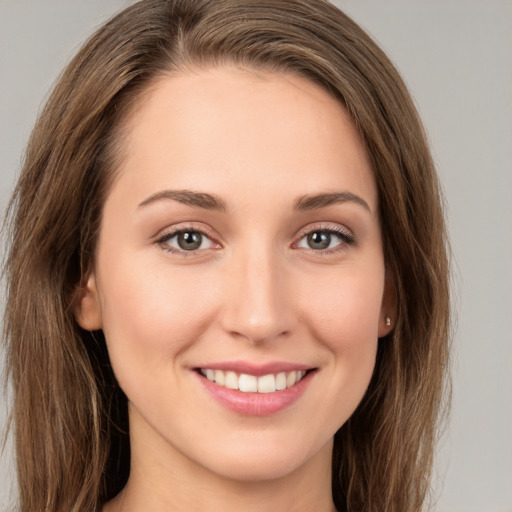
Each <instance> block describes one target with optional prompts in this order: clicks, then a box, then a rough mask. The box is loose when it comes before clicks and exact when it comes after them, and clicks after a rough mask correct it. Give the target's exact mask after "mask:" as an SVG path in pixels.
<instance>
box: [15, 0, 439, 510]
mask: <svg viewBox="0 0 512 512" xmlns="http://www.w3.org/2000/svg"><path fill="white" fill-rule="evenodd" d="M226 62H229V63H234V64H236V65H239V66H243V67H250V68H264V69H266V70H269V71H276V72H292V73H298V74H300V75H302V76H305V77H307V78H309V79H310V80H313V81H315V82H316V83H318V84H321V85H322V86H323V87H324V88H325V89H326V90H328V91H329V92H330V93H331V94H333V95H335V96H336V97H337V98H338V99H339V101H341V102H343V104H344V105H345V106H346V107H347V109H348V111H349V112H350V114H351V116H352V118H353V120H354V122H355V125H356V126H357V129H358V130H359V132H360V133H361V136H362V137H363V139H364V141H365V144H366V148H367V150H368V153H369V155H370V157H371V159H372V161H373V167H374V172H375V180H376V183H377V186H378V190H379V201H380V218H381V226H382V233H383V240H384V252H385V260H386V266H387V269H388V272H389V273H390V275H392V276H393V283H394V287H395V295H396V303H397V318H396V320H395V323H396V325H395V328H394V330H393V332H392V334H390V335H389V336H388V337H386V338H384V339H382V340H380V342H379V349H378V355H377V362H376V368H375V372H374V375H373V378H372V381H371V383H370V386H369V388H368V391H367V393H366V395H365V397H364V399H363V401H362V403H361V404H360V406H359V407H358V409H357V410H356V412H355V413H354V415H353V416H352V417H351V418H350V419H349V420H348V421H347V422H346V424H344V425H343V426H342V427H341V428H340V430H339V431H338V432H337V434H336V437H335V448H334V454H333V480H332V486H333V496H334V500H335V504H336V506H337V508H338V510H340V511H362V510H365V511H372V512H374V511H386V512H393V511H394V512H404V511H419V510H420V508H422V506H423V505H424V502H425V498H426V496H427V492H428V488H429V478H430V474H431V470H432V458H433V450H434V442H435V438H436V432H437V427H438V420H439V417H440V412H441V411H442V405H443V403H444V402H443V400H442V399H443V396H444V391H445V390H446V369H447V361H448V338H449V315H448V311H449V290H448V261H447V249H446V235H445V225H444V219H443V212H442V207H441V199H440V191H439V185H438V181H437V176H436V172H435V169H434V165H433V162H432V159H431V156H430V153H429V149H428V145H427V143H426V137H425V134H424V131H423V128H422V125H421V122H420V120H419V118H418V115H417V112H416V110H415V107H414V105H413V103H412V101H411V98H410V96H409V94H408V92H407V90H406V87H405V86H404V84H403V82H402V80H401V78H400V76H399V74H398V73H397V71H396V70H395V68H394V67H393V65H392V64H391V63H390V61H389V60H388V58H387V57H386V56H385V55H384V54H383V52H382V51H381V50H380V49H379V48H378V47H377V46H376V44H375V43H374V42H373V41H372V40H371V38H370V37H369V36H368V35H367V34H366V33H365V32H364V31H363V30H362V29H361V28H359V27H358V26H357V25H356V24H355V23H354V22H353V21H352V20H351V19H350V18H348V17H347V16H346V15H344V14H343V13H342V12H340V11H339V10H338V9H337V8H335V7H334V6H333V5H331V4H330V3H328V2H327V1H324V0H315V1H314V2H312V1H310V0H236V1H235V0H142V1H140V2H137V3H135V4H133V5H132V6H130V7H128V8H127V9H125V10H124V11H122V12H121V13H120V14H118V15H117V16H115V17H114V18H113V19H112V20H111V21H109V22H108V23H106V24H105V25H104V26H103V27H102V28H100V29H99V30H98V31H97V32H96V33H95V34H94V35H93V36H92V37H91V38H90V39H89V40H88V41H87V43H86V44H85V45H84V46H83V48H82V49H81V50H80V52H79V53H78V55H77V56H76V57H75V58H74V59H73V60H72V62H71V63H70V64H69V66H68V67H67V68H66V70H65V71H64V73H63V75H62V76H61V78H60V80H59V81H58V83H57V85H56V87H55V89H54V91H53V93H52V95H51V97H50V98H49V100H48V102H47V104H46V107H45V108H44V110H43V112H42V113H41V115H40V118H39V120H38V122H37V124H36V126H35V128H34V131H33V133H32V136H31V138H30V142H29V145H28V148H27V151H26V156H25V162H24V166H23V170H22V173H21V176H20V178H19V182H18V184H17V187H16V189H15V192H14V195H13V198H12V200H11V203H10V207H9V217H8V226H9V236H10V238H9V240H10V245H9V250H8V257H7V261H6V266H5V274H6V277H7V288H8V289H7V293H8V296H7V307H6V317H5V339H6V347H7V368H8V372H9V376H10V379H11V382H12V389H13V396H14V399H13V409H12V418H13V426H14V434H15V440H16V450H17V468H18V483H19V493H20V510H21V511H22V512H33V511H35V510H38V511H39V510H44V511H46V512H62V511H64V510H69V511H91V510H97V509H98V508H99V507H101V505H102V504H103V503H104V502H106V501H107V500H109V499H110V498H112V497H113V496H114V495H115V494H116V493H117V492H119V490H120V489H121V488H122V487H123V486H124V484H125V483H126V480H127V477H128V473H129V442H128V433H127V429H128V424H127V413H126V397H125V396H124V395H123V393H122V391H121V390H120V389H119V386H118V385H117V383H116V380H115V377H114V375H113V373H112V370H111V368H110V365H109V362H108V354H107V352H106V349H105V343H104V339H103V336H102V333H101V332H94V333H88V332H85V331H83V330H80V328H79V327H78V325H77V323H76V321H75V319H74V316H73V310H72V304H73V300H74V293H75V292H76V290H77V288H78V287H79V286H80V283H81V282H82V280H83V279H84V277H85V276H86V275H87V272H88V271H89V270H90V269H91V266H92V264H93V261H92V260H93V255H94V250H95V243H96V238H97V234H98V229H99V226H100V223H101V209H102V204H103V202H104V198H105V195H106V194H107V193H108V188H109V183H110V182H111V180H112V179H113V176H114V174H115V170H116V162H117V161H118V160H117V159H118V158H119V157H120V155H121V153H122V150H123V132H122V120H123V119H124V117H125V116H126V115H127V113H128V112H129V111H130V109H132V108H133V106H134V104H136V101H137V99H138V97H139V95H140V93H141V92H142V91H143V90H145V89H146V88H147V87H148V86H149V84H150V83H151V82H152V81H153V80H155V79H156V78H158V77H159V76H161V75H162V74H165V73H168V72H172V71H177V70H178V71H179V70H183V69H186V68H188V67H198V66H199V67H201V66H212V65H222V64H223V63H226Z"/></svg>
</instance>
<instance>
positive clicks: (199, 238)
mask: <svg viewBox="0 0 512 512" xmlns="http://www.w3.org/2000/svg"><path fill="white" fill-rule="evenodd" d="M158 243H160V244H162V245H163V246H164V248H165V249H167V250H170V251H173V252H174V251H175V252H182V251H186V252H192V251H200V250H203V249H211V248H212V247H214V243H213V241H212V240H211V239H210V238H209V237H208V236H207V235H206V234H205V233H202V232H201V231H198V230H195V229H182V230H179V231H174V232H173V233H169V234H167V235H165V236H164V237H162V238H161V239H159V240H158Z"/></svg>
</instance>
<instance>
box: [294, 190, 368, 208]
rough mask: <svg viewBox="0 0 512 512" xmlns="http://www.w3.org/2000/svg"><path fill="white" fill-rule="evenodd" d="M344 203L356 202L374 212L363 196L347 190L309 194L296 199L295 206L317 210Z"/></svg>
mask: <svg viewBox="0 0 512 512" xmlns="http://www.w3.org/2000/svg"><path fill="white" fill-rule="evenodd" d="M342 203H355V204H358V205H359V206H362V207H363V208H364V209H365V210H368V211H369V212H370V213H372V210H371V208H370V207H369V206H368V203H367V202H366V201H365V200H364V199H363V198H362V197H359V196H358V195H356V194H353V193H352V192H347V191H343V192H328V193H323V194H314V195H309V194H307V195H304V196H302V197H299V198H298V199H297V200H296V201H295V203H294V205H293V208H294V209H295V210H317V209H319V208H325V207H326V206H331V205H333V204H342Z"/></svg>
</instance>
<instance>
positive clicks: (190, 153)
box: [118, 67, 377, 210]
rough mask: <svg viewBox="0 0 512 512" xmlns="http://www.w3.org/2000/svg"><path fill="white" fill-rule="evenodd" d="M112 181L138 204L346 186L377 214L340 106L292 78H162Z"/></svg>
mask: <svg viewBox="0 0 512 512" xmlns="http://www.w3.org/2000/svg"><path fill="white" fill-rule="evenodd" d="M124 128H125V131H126V134H127V136H126V138H125V140H124V144H123V146H124V147H123V151H122V152H123V158H122V163H121V165H120V168H119V169H118V173H119V175H118V181H119V182H121V183H122V185H123V188H124V189H126V190H128V189H131V191H132V193H133V195H136V196H138V198H139V199H141V200H142V199H143V196H148V195H150V194H151V193H155V192H157V191H158V189H162V188H174V189H176V188H183V189H192V190H197V189H201V190H202V189H205V190H206V189H207V190H206V191H208V192H213V193H216V194H219V195H223V194H229V193H230V192H233V193H235V194H236V192H237V190H238V191H239V192H240V190H241V189H244V188H247V187H250V188H251V191H252V195H253V196H256V195H259V197H267V198H270V197H272V196H274V195H276V194H277V195H278V196H280V198H281V200H284V199H285V198H286V196H287V195H290V196H291V195H294V196H299V195H301V194H304V193H315V192H328V191H330V190H331V189H339V188H340V187H341V188H343V187H350V188H352V189H357V190H354V192H357V193H359V194H364V195H365V198H366V200H367V202H368V203H369V204H370V205H373V206H372V210H373V207H376V203H377V191H376V186H375V182H374V178H373V171H372V167H371V163H370V159H369V157H368V154H367V151H366V149H365V147H364V144H363V142H362V140H361V137H360V136H359V134H358V132H357V130H356V129H355V127H354V124H353V121H352V119H351V117H350V115H349V114H348V112H347V110H346V109H345V107H344V106H343V104H342V103H341V102H340V101H338V100H336V99H335V98H334V97H333V96H332V95H331V94H329V93H328V92H327V91H326V90H324V89H323V88H322V87H320V86H319V85H317V84H315V83H313V82H311V81H309V80H307V79H306V78H303V77H301V76H297V75H294V74H284V73H279V74H277V73H269V72H262V71H253V70H247V69H239V68H235V67H218V68H210V69H199V70H194V71H187V72H183V73H179V74H173V75H169V76H163V77H161V78H159V79H158V80H157V81H156V82H155V83H153V84H152V85H151V87H149V88H148V89H147V90H146V91H145V92H144V93H143V94H142V95H141V97H140V99H139V101H138V103H137V105H136V107H135V109H134V110H133V112H132V113H131V115H130V116H129V117H128V118H127V120H126V121H125V126H124Z"/></svg>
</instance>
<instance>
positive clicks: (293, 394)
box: [194, 362, 317, 416]
mask: <svg viewBox="0 0 512 512" xmlns="http://www.w3.org/2000/svg"><path fill="white" fill-rule="evenodd" d="M316 370H317V369H316V368H311V367H307V366H304V365H295V364H290V363H272V364H266V365H263V366H258V365H252V364H248V363H243V362H235V363H225V364H222V363H221V364H215V365H207V366H206V365H205V366H201V367H196V368H195V372H194V373H195V374H196V375H197V376H198V378H199V379H200V382H201V384H202V385H203V387H204V388H205V389H206V390H207V391H208V392H209V394H210V396H213V398H215V399H216V401H217V402H219V403H220V404H221V405H223V406H224V407H227V409H229V410H231V411H234V412H236V413H239V414H243V415H247V416H266V415H270V414H275V413H277V412H279V411H282V410H284V409H286V408H288V407H289V406H291V405H292V404H293V403H294V402H296V401H297V400H298V399H299V398H300V397H301V396H302V394H303V393H304V392H305V390H306V389H307V387H308V386H309V383H310V382H311V381H312V379H313V377H314V374H315V373H316Z"/></svg>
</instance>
